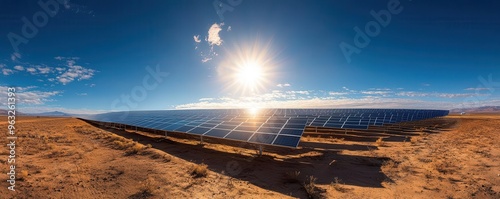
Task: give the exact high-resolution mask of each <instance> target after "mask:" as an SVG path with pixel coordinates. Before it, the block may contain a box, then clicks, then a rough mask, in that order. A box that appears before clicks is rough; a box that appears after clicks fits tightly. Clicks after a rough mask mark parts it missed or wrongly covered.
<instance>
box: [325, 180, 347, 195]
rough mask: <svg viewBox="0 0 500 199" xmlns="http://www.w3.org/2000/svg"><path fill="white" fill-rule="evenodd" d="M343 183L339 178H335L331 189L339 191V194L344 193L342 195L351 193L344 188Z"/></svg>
mask: <svg viewBox="0 0 500 199" xmlns="http://www.w3.org/2000/svg"><path fill="white" fill-rule="evenodd" d="M341 181H342V180H340V179H339V178H338V177H335V178H334V181H333V182H332V183H330V187H332V188H334V189H335V190H337V191H339V192H342V193H345V192H347V191H349V189H347V188H344V187H343V186H342V184H341Z"/></svg>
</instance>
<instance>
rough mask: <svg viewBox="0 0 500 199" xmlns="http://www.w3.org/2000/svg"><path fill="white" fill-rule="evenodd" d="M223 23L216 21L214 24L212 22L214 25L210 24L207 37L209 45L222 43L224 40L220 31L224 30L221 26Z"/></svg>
mask: <svg viewBox="0 0 500 199" xmlns="http://www.w3.org/2000/svg"><path fill="white" fill-rule="evenodd" d="M223 25H224V23H221V24H217V23H214V24H212V26H210V29H208V39H207V41H208V44H209V45H211V46H213V45H217V46H220V45H222V42H223V41H222V39H221V38H220V36H219V32H220V31H221V30H222V28H221V27H222V26H223Z"/></svg>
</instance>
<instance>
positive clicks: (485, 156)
mask: <svg viewBox="0 0 500 199" xmlns="http://www.w3.org/2000/svg"><path fill="white" fill-rule="evenodd" d="M1 118H2V120H0V121H1V122H0V129H4V132H5V131H6V130H7V123H6V122H4V121H7V119H6V118H5V117H1ZM499 129H500V115H494V114H490V115H478V116H474V115H469V116H465V117H464V116H448V117H446V118H440V119H433V120H429V121H423V122H419V123H410V124H405V125H402V126H399V125H398V126H392V127H384V128H373V129H369V130H367V131H327V130H321V129H319V130H318V131H316V130H315V129H308V131H307V132H306V134H305V135H304V137H303V138H302V140H301V144H300V145H299V146H300V147H299V148H298V149H287V148H273V147H265V148H264V153H263V155H262V156H260V157H259V156H257V151H256V147H255V146H253V145H250V144H242V143H231V142H225V141H221V140H211V139H204V142H203V144H200V141H199V138H196V137H191V138H190V137H186V136H182V135H175V134H174V136H171V135H172V134H169V138H168V139H167V140H165V139H164V138H163V137H162V136H160V135H155V134H152V133H154V132H152V133H147V132H142V131H139V132H138V133H135V132H134V130H130V129H129V130H123V129H118V128H109V127H104V126H99V125H91V124H89V123H86V122H84V121H81V120H78V119H75V118H35V117H21V118H17V121H16V130H17V136H18V139H17V141H16V161H17V162H16V166H17V168H16V172H17V173H16V175H17V181H16V187H15V189H16V191H15V192H13V191H9V190H8V189H7V187H8V183H7V182H6V180H7V178H8V175H6V173H7V172H8V171H9V169H8V162H7V156H8V153H9V151H8V148H7V145H6V144H7V143H8V140H7V139H6V137H7V134H6V133H5V136H4V137H5V138H4V139H2V140H1V141H0V142H1V144H2V146H3V147H0V157H1V158H0V166H1V167H2V168H1V171H2V173H3V174H1V175H0V181H1V182H0V185H1V187H0V198H72V199H73V198H308V197H311V198H500V144H499V143H500V135H499V134H500V132H499Z"/></svg>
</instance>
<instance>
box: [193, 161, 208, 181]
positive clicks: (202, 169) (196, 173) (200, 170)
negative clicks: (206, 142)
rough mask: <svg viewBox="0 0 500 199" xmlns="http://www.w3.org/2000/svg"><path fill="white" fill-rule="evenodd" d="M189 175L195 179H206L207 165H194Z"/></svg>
mask: <svg viewBox="0 0 500 199" xmlns="http://www.w3.org/2000/svg"><path fill="white" fill-rule="evenodd" d="M190 173H191V175H192V176H193V177H195V178H200V177H206V176H207V175H208V165H206V164H204V163H201V164H198V165H194V166H192V167H191V169H190Z"/></svg>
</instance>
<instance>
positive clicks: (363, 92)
mask: <svg viewBox="0 0 500 199" xmlns="http://www.w3.org/2000/svg"><path fill="white" fill-rule="evenodd" d="M391 93H392V92H391V91H382V90H373V91H361V94H365V95H389V94H391Z"/></svg>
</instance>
